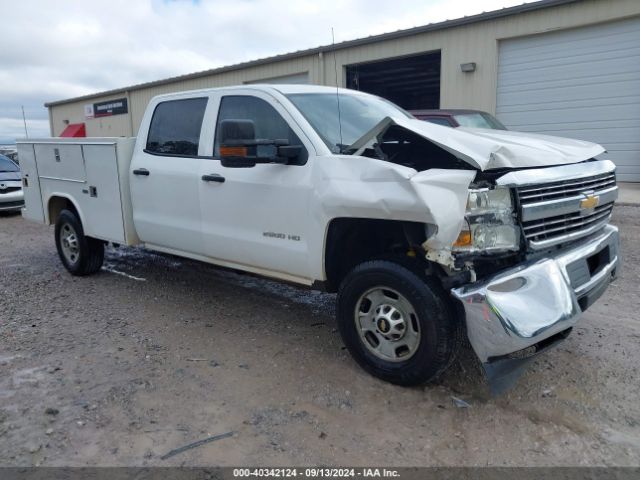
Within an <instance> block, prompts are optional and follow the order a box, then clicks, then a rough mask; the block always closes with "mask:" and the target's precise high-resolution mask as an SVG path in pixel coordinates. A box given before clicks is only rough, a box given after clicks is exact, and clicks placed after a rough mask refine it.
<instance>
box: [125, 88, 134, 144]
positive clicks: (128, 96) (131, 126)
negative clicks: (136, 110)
mask: <svg viewBox="0 0 640 480" xmlns="http://www.w3.org/2000/svg"><path fill="white" fill-rule="evenodd" d="M124 94H125V96H126V97H127V108H128V110H129V113H128V115H129V136H130V137H134V136H135V135H134V133H133V108H132V107H133V106H132V105H131V95H129V90H127V91H125V92H124Z"/></svg>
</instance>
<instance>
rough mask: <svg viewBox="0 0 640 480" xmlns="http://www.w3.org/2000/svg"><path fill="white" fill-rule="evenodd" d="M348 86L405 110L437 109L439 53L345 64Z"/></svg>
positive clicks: (438, 103)
mask: <svg viewBox="0 0 640 480" xmlns="http://www.w3.org/2000/svg"><path fill="white" fill-rule="evenodd" d="M347 88H352V89H353V90H361V91H363V92H367V93H372V94H374V95H378V96H380V97H383V98H386V99H387V100H390V101H392V102H393V103H395V104H397V105H400V106H401V107H402V108H404V109H406V110H420V109H432V108H440V52H439V51H438V52H431V53H423V54H420V55H413V56H410V57H401V58H394V59H391V60H382V61H379V62H371V63H363V64H359V65H348V66H347Z"/></svg>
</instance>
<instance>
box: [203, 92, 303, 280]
mask: <svg viewBox="0 0 640 480" xmlns="http://www.w3.org/2000/svg"><path fill="white" fill-rule="evenodd" d="M231 119H233V120H250V121H252V122H253V124H254V126H255V138H256V139H286V140H288V142H289V144H290V145H302V146H303V148H302V153H301V154H300V155H299V156H298V158H296V159H294V160H292V161H291V163H290V164H287V165H280V164H257V165H255V166H254V167H250V168H233V167H223V166H222V165H221V162H220V128H219V125H220V122H221V121H223V120H231ZM302 138H304V134H303V133H302V130H301V129H300V128H299V127H298V126H297V125H296V124H295V122H293V121H292V119H291V118H290V116H289V115H288V112H287V111H286V110H285V109H284V108H282V106H281V105H280V104H279V103H277V102H274V101H273V100H272V99H271V97H270V96H269V95H267V94H264V93H261V92H254V93H251V94H244V95H239V94H234V95H227V96H223V97H222V98H221V100H220V105H219V111H218V116H217V127H216V129H215V141H214V139H211V141H213V142H214V148H213V160H211V161H210V162H204V163H203V164H202V171H201V173H202V177H203V180H202V181H201V183H200V198H201V208H202V234H203V241H204V249H205V251H206V252H207V255H208V256H210V257H213V258H215V259H218V260H223V261H227V262H232V263H235V264H241V265H243V266H245V267H248V268H247V269H248V270H255V271H258V272H261V273H267V274H268V273H269V272H271V273H274V272H276V275H278V273H277V272H279V273H281V275H278V276H280V277H282V278H287V276H288V274H292V275H293V276H295V277H303V278H309V277H310V273H309V271H310V269H309V264H310V261H309V259H308V240H309V239H308V238H307V231H306V226H307V225H309V224H310V222H311V221H312V220H311V219H310V217H309V216H310V212H309V198H310V193H311V191H312V190H311V188H312V183H311V178H310V176H311V162H310V161H309V158H310V152H311V150H310V148H312V147H311V144H310V143H309V142H308V140H306V139H305V141H304V142H303V140H302ZM305 142H306V145H305Z"/></svg>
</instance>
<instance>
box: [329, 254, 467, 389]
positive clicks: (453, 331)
mask: <svg viewBox="0 0 640 480" xmlns="http://www.w3.org/2000/svg"><path fill="white" fill-rule="evenodd" d="M415 263H416V264H415V265H413V264H410V262H407V261H403V262H402V264H400V263H396V262H393V261H388V260H373V261H369V262H365V263H362V264H360V265H358V266H356V267H355V268H354V269H353V270H352V271H351V272H350V273H349V274H348V275H347V276H346V277H345V279H344V280H343V282H342V284H341V286H340V290H339V292H338V304H337V318H338V328H339V330H340V334H341V336H342V340H343V341H344V343H345V345H346V347H347V349H348V350H349V352H350V353H351V355H352V356H353V358H354V359H355V360H356V362H358V364H359V365H360V366H361V367H362V368H363V369H365V370H366V371H367V372H369V373H370V374H372V375H374V376H376V377H378V378H381V379H382V380H385V381H387V382H391V383H394V384H397V385H404V386H412V385H421V384H424V383H426V382H428V381H430V380H432V379H434V378H435V377H437V376H438V375H439V374H441V373H442V372H443V371H444V370H446V369H447V367H449V365H451V363H452V362H453V360H454V359H455V357H456V354H457V352H458V350H459V348H460V345H461V343H462V339H463V330H462V326H461V323H460V322H459V321H458V320H457V319H456V317H455V316H454V315H453V309H452V308H451V307H450V304H449V300H448V298H447V296H446V293H445V291H444V290H443V289H442V288H441V287H440V285H439V284H438V283H437V282H436V281H435V280H434V279H432V278H429V277H426V276H424V275H422V274H421V270H420V268H419V267H418V265H417V262H415ZM396 337H400V338H396ZM376 341H378V342H379V343H378V346H377V347H376Z"/></svg>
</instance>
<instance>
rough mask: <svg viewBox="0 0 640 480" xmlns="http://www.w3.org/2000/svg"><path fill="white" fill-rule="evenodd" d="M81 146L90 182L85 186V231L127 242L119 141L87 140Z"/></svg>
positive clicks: (97, 236) (96, 236)
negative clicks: (118, 156)
mask: <svg viewBox="0 0 640 480" xmlns="http://www.w3.org/2000/svg"><path fill="white" fill-rule="evenodd" d="M82 149H83V152H84V161H85V167H86V172H87V183H86V185H85V186H84V188H83V190H82V193H83V195H82V197H83V199H82V209H83V211H84V214H85V215H84V217H85V218H84V221H85V223H86V225H84V230H85V233H86V234H87V235H90V236H92V237H95V238H100V239H104V240H110V241H112V242H117V243H126V240H125V235H124V218H123V214H122V200H121V199H122V197H121V195H120V179H119V177H118V161H117V158H116V145H115V143H113V144H95V145H92V144H90V143H87V144H84V145H83V146H82Z"/></svg>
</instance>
